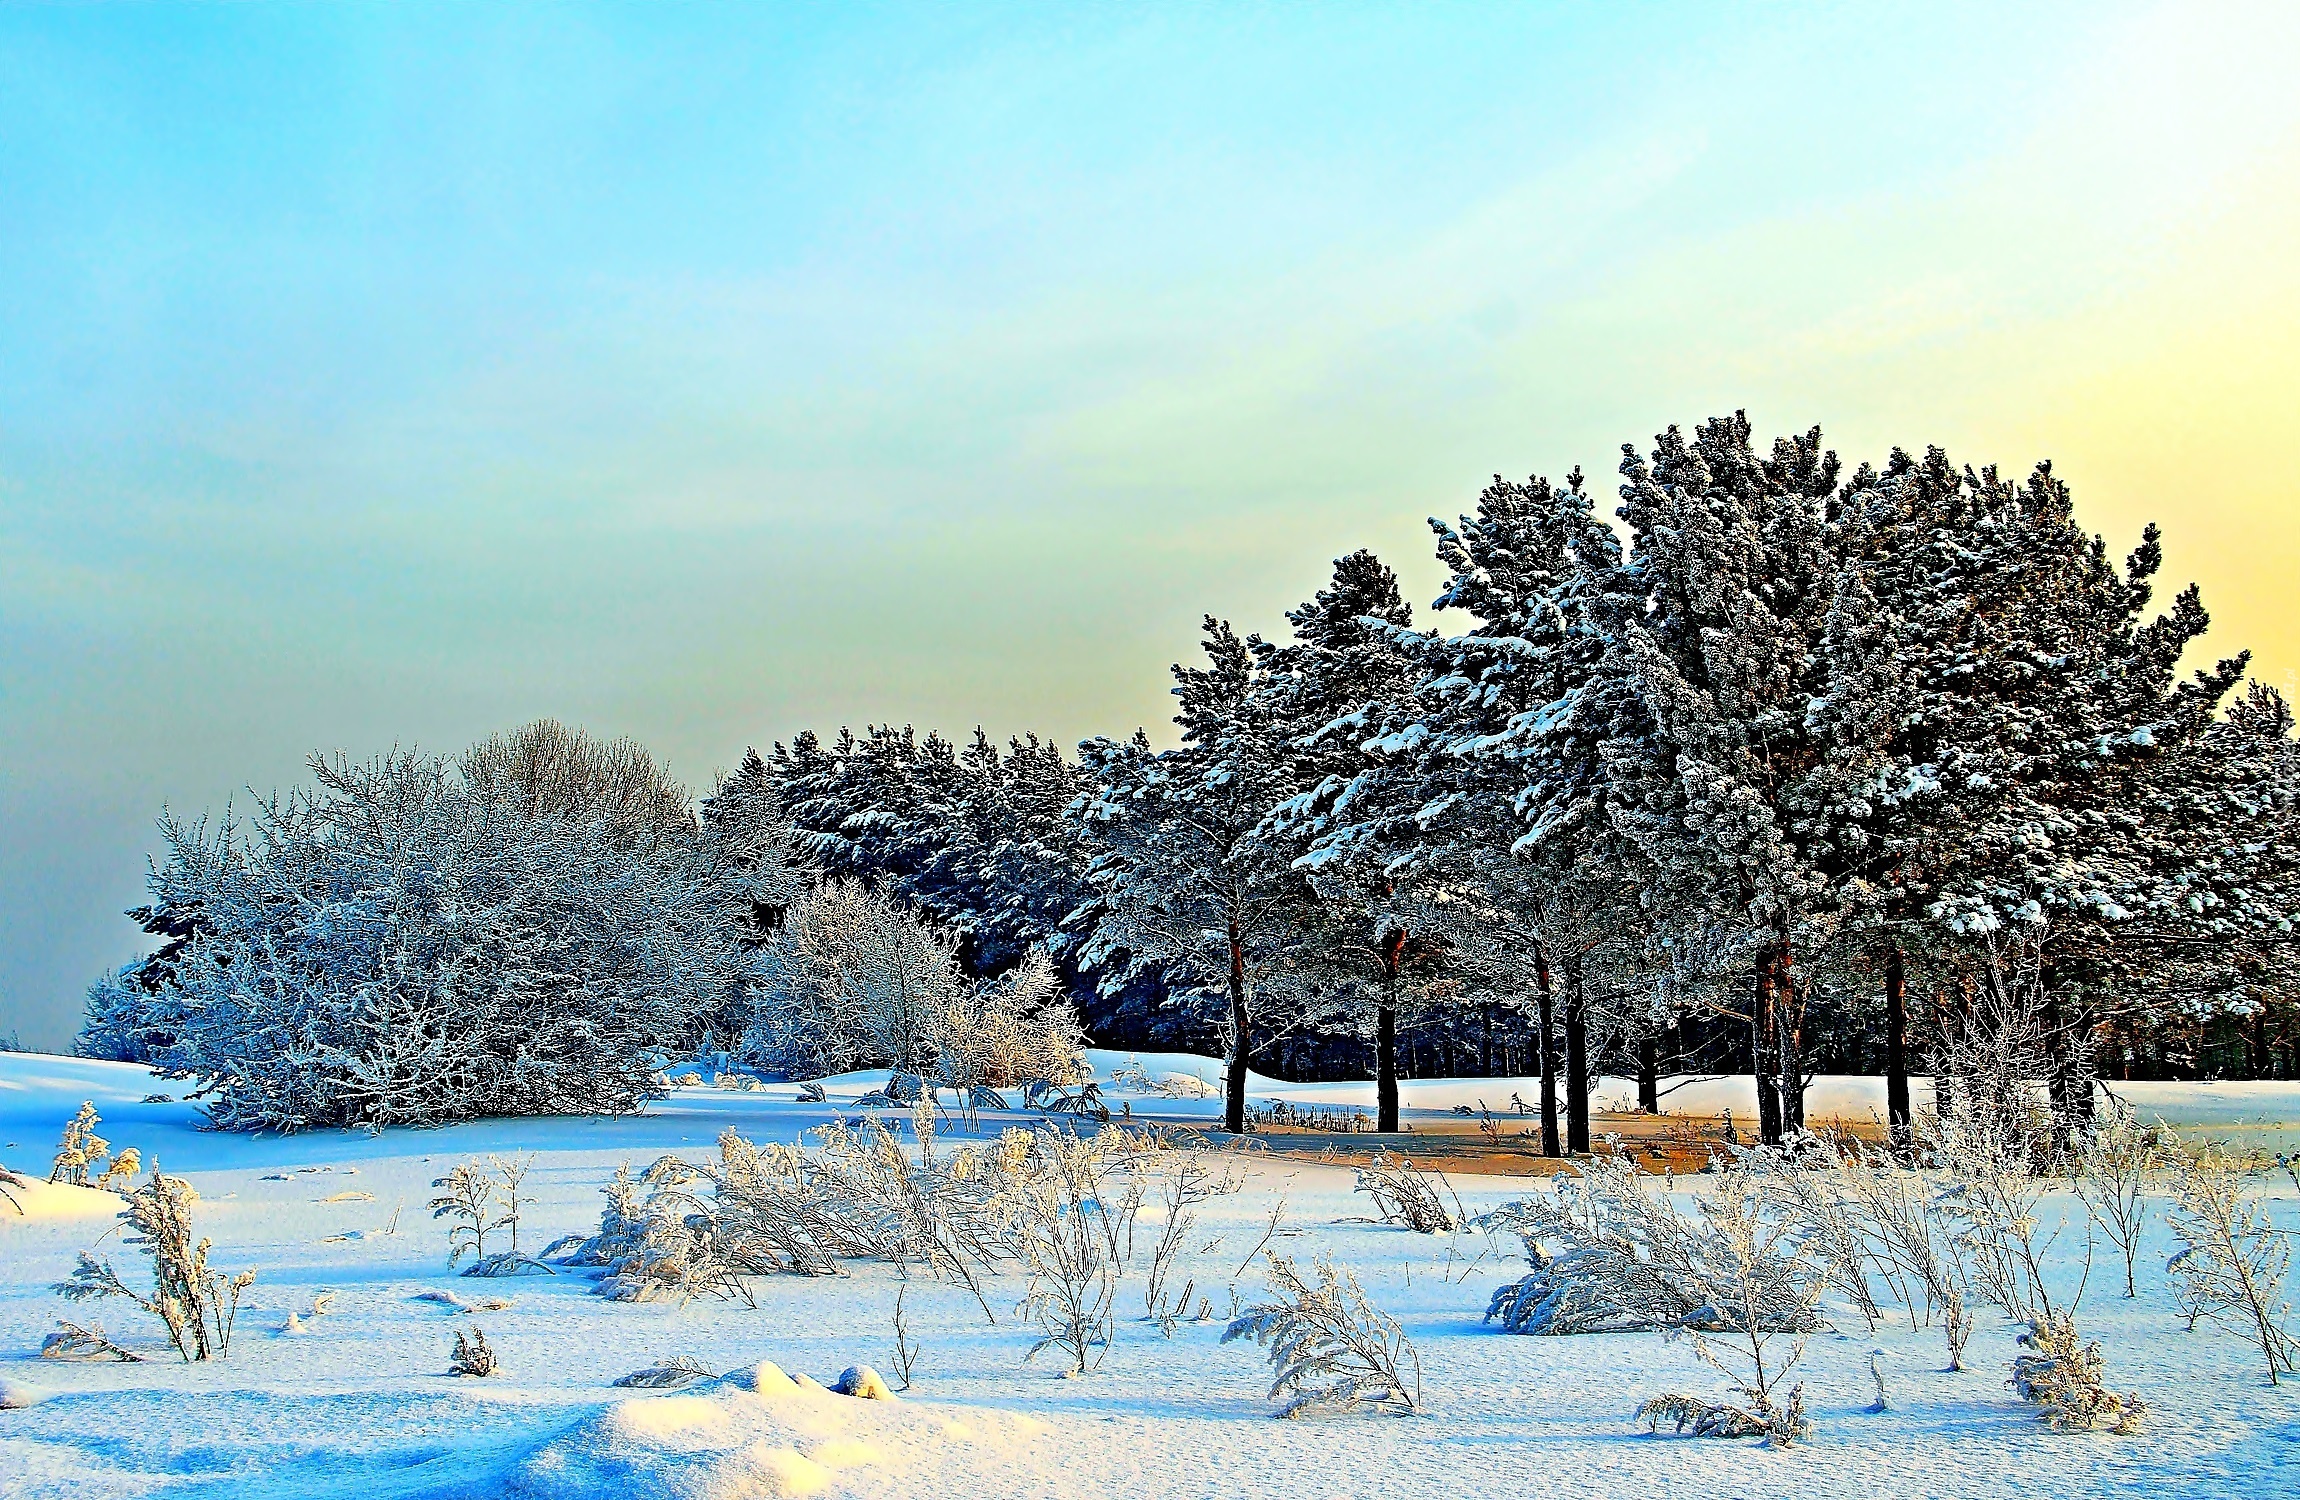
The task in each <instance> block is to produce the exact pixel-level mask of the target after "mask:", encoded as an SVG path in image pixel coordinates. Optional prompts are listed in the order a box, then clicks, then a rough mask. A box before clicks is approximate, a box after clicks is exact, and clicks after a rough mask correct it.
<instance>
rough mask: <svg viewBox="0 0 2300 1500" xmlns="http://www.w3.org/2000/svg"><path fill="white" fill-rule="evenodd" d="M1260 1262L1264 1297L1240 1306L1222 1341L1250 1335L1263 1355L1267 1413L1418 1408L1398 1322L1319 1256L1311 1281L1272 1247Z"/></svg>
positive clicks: (1415, 1380) (1413, 1366)
mask: <svg viewBox="0 0 2300 1500" xmlns="http://www.w3.org/2000/svg"><path fill="white" fill-rule="evenodd" d="M1268 1259H1269V1268H1270V1269H1269V1292H1270V1300H1268V1301H1266V1302H1257V1303H1254V1304H1253V1305H1251V1306H1249V1307H1246V1308H1244V1309H1242V1310H1241V1311H1240V1312H1239V1314H1238V1315H1237V1316H1236V1317H1234V1318H1232V1319H1231V1320H1230V1326H1229V1327H1227V1328H1225V1329H1223V1330H1222V1342H1223V1343H1225V1344H1227V1343H1229V1342H1230V1341H1231V1340H1232V1339H1240V1338H1250V1339H1252V1340H1253V1341H1254V1342H1255V1343H1257V1344H1259V1345H1261V1346H1262V1348H1263V1350H1264V1351H1265V1352H1266V1353H1267V1354H1268V1356H1269V1360H1270V1365H1271V1368H1272V1369H1273V1370H1274V1371H1276V1378H1275V1379H1274V1380H1272V1381H1271V1383H1270V1398H1271V1399H1272V1400H1274V1401H1277V1402H1278V1403H1279V1406H1278V1410H1277V1411H1276V1412H1275V1413H1274V1415H1276V1416H1280V1417H1298V1416H1301V1415H1303V1414H1304V1413H1306V1412H1312V1411H1356V1410H1360V1409H1362V1408H1369V1407H1370V1408H1374V1409H1377V1410H1387V1411H1397V1412H1404V1413H1412V1412H1416V1411H1419V1410H1420V1409H1421V1402H1422V1366H1421V1356H1420V1355H1419V1354H1417V1353H1416V1352H1415V1351H1414V1346H1413V1341H1412V1340H1411V1339H1409V1338H1407V1337H1406V1334H1405V1330H1404V1329H1403V1328H1401V1327H1400V1326H1399V1325H1398V1321H1397V1320H1396V1319H1395V1318H1392V1317H1391V1316H1389V1314H1387V1313H1385V1312H1383V1311H1382V1310H1381V1309H1380V1308H1377V1307H1375V1306H1374V1305H1373V1304H1372V1303H1371V1302H1369V1301H1367V1300H1366V1294H1365V1290H1364V1288H1362V1287H1360V1286H1359V1285H1358V1279H1357V1277H1356V1276H1355V1275H1354V1274H1352V1273H1351V1272H1350V1271H1348V1270H1346V1269H1342V1268H1338V1267H1336V1266H1335V1265H1334V1263H1333V1262H1332V1261H1331V1260H1329V1259H1327V1258H1325V1257H1323V1256H1321V1257H1319V1258H1318V1260H1317V1262H1316V1266H1315V1274H1316V1278H1317V1279H1316V1281H1315V1282H1314V1283H1313V1282H1311V1281H1307V1280H1305V1279H1303V1277H1302V1274H1301V1272H1300V1271H1299V1270H1297V1269H1296V1268H1295V1265H1294V1262H1293V1260H1292V1259H1291V1258H1290V1257H1287V1256H1283V1255H1279V1254H1277V1253H1276V1252H1274V1251H1273V1252H1271V1254H1270V1256H1269V1258H1268Z"/></svg>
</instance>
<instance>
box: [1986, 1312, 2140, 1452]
mask: <svg viewBox="0 0 2300 1500" xmlns="http://www.w3.org/2000/svg"><path fill="white" fill-rule="evenodd" d="M2020 1342H2021V1346H2022V1347H2023V1348H2025V1349H2027V1350H2029V1351H2030V1352H2029V1353H2027V1354H2022V1355H2018V1356H2015V1358H2014V1359H2013V1372H2012V1379H2011V1380H2009V1381H2007V1382H2006V1384H2008V1385H2010V1386H2011V1387H2012V1388H2013V1390H2014V1391H2015V1392H2016V1393H2017V1394H2018V1395H2019V1396H2020V1398H2021V1399H2022V1400H2023V1401H2026V1402H2029V1403H2030V1404H2031V1405H2034V1406H2039V1407H2042V1408H2043V1410H2041V1411H2039V1412H2038V1413H2037V1420H2038V1421H2040V1422H2042V1423H2044V1424H2045V1425H2046V1426H2048V1427H2050V1428H2051V1429H2052V1430H2053V1431H2055V1432H2117V1433H2129V1432H2135V1431H2138V1430H2139V1427H2140V1419H2141V1418H2142V1417H2144V1416H2146V1415H2147V1414H2148V1405H2147V1403H2146V1402H2144V1401H2142V1400H2141V1399H2140V1398H2139V1397H2138V1396H2136V1395H2133V1394H2132V1393H2131V1392H2129V1391H2128V1392H2126V1393H2125V1394H2123V1395H2121V1396H2120V1395H2118V1394H2117V1393H2116V1392H2114V1391H2112V1390H2110V1389H2109V1388H2108V1387H2107V1386H2106V1385H2104V1384H2102V1381H2101V1377H2102V1374H2103V1371H2104V1369H2105V1366H2106V1364H2107V1361H2106V1360H2104V1359H2103V1358H2102V1357H2101V1353H2100V1342H2099V1341H2098V1340H2097V1339H2096V1340H2094V1341H2093V1342H2092V1343H2089V1344H2086V1343H2082V1342H2080V1341H2079V1339H2078V1336H2077V1331H2076V1320H2075V1319H2074V1318H2072V1317H2070V1316H2069V1315H2068V1314H2067V1313H2065V1312H2061V1313H2053V1314H2051V1315H2049V1316H2047V1317H2045V1318H2043V1319H2040V1320H2039V1321H2037V1322H2034V1323H2031V1324H2030V1325H2029V1327H2028V1332H2026V1333H2024V1334H2022V1335H2021V1336H2020Z"/></svg>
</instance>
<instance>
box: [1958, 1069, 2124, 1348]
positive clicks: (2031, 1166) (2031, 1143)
mask: <svg viewBox="0 0 2300 1500" xmlns="http://www.w3.org/2000/svg"><path fill="white" fill-rule="evenodd" d="M2050 1131H2051V1125H2050V1121H2049V1118H2048V1117H2045V1116H2043V1115H2042V1114H2041V1113H2038V1114H2024V1113H2022V1112H2021V1111H2020V1110H2017V1109H2014V1108H2012V1107H2010V1106H2008V1105H2006V1104H2005V1103H2004V1101H2002V1100H1995V1101H1992V1100H1990V1099H1988V1098H1986V1097H1983V1096H1981V1095H1979V1094H1976V1093H1974V1092H1972V1091H1970V1090H1968V1089H1967V1088H1965V1087H1964V1086H1963V1085H1962V1084H1952V1086H1951V1095H1950V1105H1949V1109H1948V1110H1947V1111H1946V1112H1945V1113H1944V1114H1942V1116H1941V1117H1940V1121H1939V1127H1938V1134H1937V1136H1936V1139H1935V1141H1934V1148H1933V1149H1934V1156H1935V1159H1936V1161H1937V1162H1938V1164H1939V1166H1940V1168H1941V1175H1942V1178H1943V1179H1944V1181H1943V1185H1942V1189H1941V1192H1940V1195H1939V1197H1938V1199H1937V1200H1936V1202H1935V1204H1934V1211H1935V1212H1936V1213H1937V1214H1938V1215H1939V1216H1940V1218H1941V1220H1942V1221H1943V1223H1944V1224H1945V1225H1946V1226H1947V1227H1948V1230H1949V1235H1948V1244H1949V1248H1950V1252H1951V1253H1952V1254H1953V1255H1954V1256H1955V1257H1956V1260H1957V1263H1958V1264H1959V1265H1960V1266H1961V1267H1963V1268H1964V1270H1965V1272H1966V1274H1967V1277H1968V1278H1969V1282H1970V1285H1971V1287H1972V1289H1973V1290H1975V1291H1977V1292H1979V1293H1980V1295H1981V1296H1982V1297H1984V1298H1986V1299H1987V1300H1988V1301H1990V1302H1993V1303H1995V1304H1996V1305H1997V1306H1998V1307H2000V1308H2002V1309H2004V1312H2005V1314H2006V1316H2008V1317H2011V1318H2015V1319H2017V1320H2019V1321H2021V1322H2024V1323H2032V1322H2039V1321H2043V1320H2045V1319H2049V1318H2050V1317H2051V1316H2052V1315H2053V1314H2054V1313H2055V1312H2068V1311H2073V1310H2074V1308H2075V1304H2076V1302H2077V1300H2078V1299H2079V1298H2080V1297H2081V1294H2082V1286H2081V1284H2080V1285H2079V1287H2078V1288H2077V1290H2076V1291H2075V1292H2074V1293H2071V1294H2070V1295H2069V1296H2068V1297H2067V1298H2065V1299H2064V1301H2065V1303H2066V1305H2065V1306H2063V1305H2061V1304H2059V1303H2056V1302H2055V1301H2054V1298H2053V1288H2052V1283H2051V1281H2050V1279H2049V1278H2048V1277H2047V1275H2046V1271H2045V1268H2046V1265H2047V1264H2048V1259H2049V1254H2050V1251H2051V1249H2052V1246H2053V1245H2054V1243H2055V1242H2056V1241H2057V1240H2058V1239H2059V1238H2060V1236H2061V1234H2062V1232H2063V1231H2065V1230H2066V1229H2067V1227H2068V1223H2067V1219H2066V1217H2065V1216H2063V1217H2061V1218H2058V1219H2055V1220H2054V1221H2053V1222H2052V1224H2051V1226H2050V1227H2049V1228H2048V1227H2047V1226H2046V1223H2045V1220H2044V1217H2043V1214H2042V1213H2041V1211H2040V1206H2041V1200H2042V1199H2043V1197H2044V1194H2045V1192H2046V1190H2047V1189H2048V1188H2050V1187H2051V1186H2052V1180H2051V1179H2050V1178H2048V1177H2045V1176H2044V1175H2042V1172H2041V1170H2040V1169H2041V1168H2042V1167H2043V1166H2044V1165H2046V1164H2048V1163H2049V1162H2050V1161H2051V1160H2052V1151H2051V1147H2050ZM2090 1265H2091V1261H2090V1258H2089V1256H2088V1257H2087V1259H2086V1268H2087V1270H2089V1269H2090Z"/></svg>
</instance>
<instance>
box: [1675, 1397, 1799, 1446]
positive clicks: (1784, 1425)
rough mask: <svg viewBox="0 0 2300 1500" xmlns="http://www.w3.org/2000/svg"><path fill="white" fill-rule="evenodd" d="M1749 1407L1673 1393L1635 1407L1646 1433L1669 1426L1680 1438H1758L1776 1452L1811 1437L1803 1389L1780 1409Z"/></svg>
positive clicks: (1766, 1406) (1757, 1404) (1772, 1406)
mask: <svg viewBox="0 0 2300 1500" xmlns="http://www.w3.org/2000/svg"><path fill="white" fill-rule="evenodd" d="M1752 1404H1753V1405H1755V1406H1756V1409H1755V1410H1750V1409H1748V1408H1745V1407H1740V1406H1736V1405H1734V1404H1733V1403H1732V1402H1730V1401H1704V1400H1702V1399H1701V1398H1700V1397H1699V1396H1688V1395H1686V1394H1684V1393H1683V1392H1682V1391H1676V1392H1671V1393H1670V1394H1668V1395H1666V1396H1649V1397H1647V1398H1646V1399H1645V1400H1644V1401H1643V1402H1641V1403H1640V1404H1639V1405H1638V1408H1637V1420H1638V1421H1640V1422H1643V1423H1644V1424H1645V1430H1646V1431H1647V1432H1659V1431H1660V1430H1661V1424H1662V1423H1663V1422H1668V1423H1670V1424H1671V1425H1672V1427H1673V1428H1674V1429H1675V1430H1676V1431H1677V1432H1678V1434H1679V1435H1681V1436H1682V1435H1685V1434H1688V1433H1690V1434H1691V1435H1692V1436H1694V1437H1705V1438H1746V1437H1761V1438H1763V1439H1764V1440H1765V1441H1766V1442H1767V1443H1768V1444H1770V1445H1771V1446H1773V1447H1775V1448H1786V1447H1789V1446H1790V1445H1792V1444H1793V1443H1795V1442H1796V1441H1797V1439H1799V1438H1802V1437H1810V1436H1812V1433H1813V1423H1812V1419H1811V1418H1809V1417H1807V1416H1806V1415H1805V1388H1804V1387H1803V1386H1802V1385H1798V1386H1794V1387H1792V1388H1791V1389H1790V1391H1789V1394H1788V1397H1787V1398H1786V1399H1785V1400H1784V1401H1783V1402H1782V1403H1781V1404H1780V1405H1779V1406H1774V1405H1772V1404H1770V1403H1769V1402H1761V1403H1752Z"/></svg>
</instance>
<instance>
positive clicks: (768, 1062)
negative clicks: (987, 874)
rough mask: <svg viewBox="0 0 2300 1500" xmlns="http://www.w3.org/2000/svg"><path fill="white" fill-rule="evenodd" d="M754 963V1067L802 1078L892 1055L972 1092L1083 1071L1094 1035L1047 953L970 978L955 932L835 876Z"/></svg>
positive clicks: (747, 1058) (747, 1037)
mask: <svg viewBox="0 0 2300 1500" xmlns="http://www.w3.org/2000/svg"><path fill="white" fill-rule="evenodd" d="M758 964H759V978H758V981H757V983H756V985H755V986H754V987H753V989H752V992H751V1000H750V1010H749V1021H748V1024H747V1025H746V1026H745V1028H744V1030H743V1033H742V1036H741V1039H740V1040H739V1041H738V1042H737V1044H736V1047H735V1054H736V1056H737V1058H738V1059H739V1060H740V1061H742V1062H743V1063H745V1064H748V1065H750V1066H754V1067H759V1068H763V1069H769V1070H773V1071H776V1072H780V1073H784V1074H789V1075H796V1076H802V1077H804V1076H822V1075H827V1074H832V1073H844V1072H849V1071H852V1070H854V1069H857V1068H863V1067H887V1068H892V1069H894V1070H896V1071H897V1072H899V1073H905V1074H918V1075H923V1076H925V1077H926V1078H928V1079H930V1080H931V1081H932V1082H934V1083H935V1084H936V1085H937V1086H940V1087H948V1088H956V1089H958V1090H959V1091H960V1094H961V1097H962V1098H970V1097H973V1096H974V1092H975V1091H976V1090H978V1089H999V1088H1011V1087H1013V1086H1015V1085H1017V1084H1022V1083H1027V1082H1029V1081H1031V1080H1034V1079H1046V1080H1049V1081H1052V1082H1056V1083H1075V1082H1077V1081H1079V1080H1080V1079H1083V1078H1084V1077H1085V1076H1086V1066H1085V1050H1084V1049H1085V1035H1084V1033H1083V1032H1082V1031H1081V1030H1080V1029H1079V1025H1078V1020H1077V1017H1076V1016H1075V1015H1074V1014H1073V1013H1072V1012H1071V1010H1070V1007H1069V1004H1068V1002H1067V1001H1066V1000H1065V998H1064V996H1063V993H1062V986H1061V980H1060V976H1059V975H1058V974H1057V973H1056V971H1055V968H1054V965H1053V962H1052V961H1051V960H1050V959H1048V958H1047V956H1046V954H1045V953H1044V952H1043V951H1041V950H1038V949H1032V950H1030V951H1029V952H1028V953H1026V954H1025V955H1024V958H1023V961H1022V963H1021V964H1020V965H1019V966H1017V967H1016V968H1015V969H1013V970H1012V971H1010V972H1009V973H1007V974H1006V975H1004V976H1002V977H1000V978H997V979H993V980H989V981H984V982H976V981H973V980H970V979H968V978H967V976H966V973H965V970H964V969H963V968H962V966H961V965H960V963H959V961H958V952H957V939H956V938H955V937H954V936H953V935H952V934H950V933H947V932H944V931H941V930H939V929H937V928H935V927H934V926H932V925H931V924H929V923H928V922H927V921H925V920H924V919H923V918H921V917H920V916H919V915H918V914H917V913H916V912H914V911H912V910H911V909H910V908H909V907H906V906H904V905H902V904H901V903H900V902H897V901H895V900H892V899H890V898H888V897H886V896H882V895H880V894H878V893H877V892H875V891H872V890H870V889H868V888H867V887H865V886H862V885H859V884H855V883H853V882H849V881H832V882H830V883H828V884H826V885H824V886H823V887H822V888H821V889H819V890H817V891H814V892H813V893H811V894H809V895H807V896H805V897H803V898H801V899H800V900H799V901H798V902H797V903H796V904H795V905H794V906H793V907H792V909H791V912H790V915H789V917H788V919H787V920H786V921H785V922H784V923H783V925H782V927H781V929H780V930H779V931H778V932H777V933H776V934H775V937H774V939H773V940H772V941H771V942H770V943H768V944H767V945H766V947H764V948H763V949H761V950H760V952H759V955H758Z"/></svg>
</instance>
